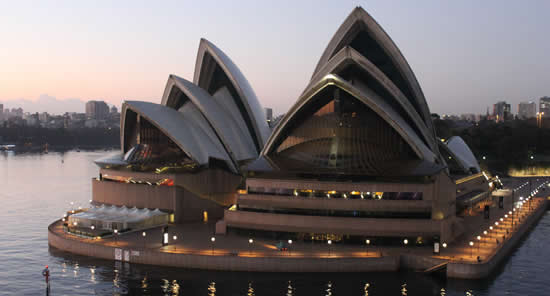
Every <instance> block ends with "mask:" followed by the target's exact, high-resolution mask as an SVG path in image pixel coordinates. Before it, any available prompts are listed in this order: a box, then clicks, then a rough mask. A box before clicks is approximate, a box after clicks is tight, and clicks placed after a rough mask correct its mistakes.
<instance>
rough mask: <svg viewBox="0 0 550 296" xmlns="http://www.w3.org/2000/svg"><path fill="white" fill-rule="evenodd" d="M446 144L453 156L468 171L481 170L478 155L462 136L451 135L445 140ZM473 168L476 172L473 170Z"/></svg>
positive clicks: (477, 171)
mask: <svg viewBox="0 0 550 296" xmlns="http://www.w3.org/2000/svg"><path fill="white" fill-rule="evenodd" d="M445 145H447V148H448V150H449V153H451V154H452V156H453V157H454V158H455V159H456V161H457V162H458V163H459V165H460V166H461V167H462V168H463V169H464V170H465V171H466V172H468V173H479V172H481V168H480V167H479V163H478V162H477V159H476V157H475V156H474V154H473V153H472V150H470V148H469V147H468V145H467V144H466V143H465V142H464V140H462V138H461V137H458V136H454V137H451V138H450V139H448V140H447V141H446V142H445ZM472 168H473V169H474V170H475V172H472Z"/></svg>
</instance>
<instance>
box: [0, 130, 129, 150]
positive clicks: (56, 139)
mask: <svg viewBox="0 0 550 296" xmlns="http://www.w3.org/2000/svg"><path fill="white" fill-rule="evenodd" d="M119 133H120V131H119V129H118V128H77V129H65V128H57V129H51V128H41V127H27V126H24V127H21V126H19V127H0V144H15V145H17V147H18V148H17V149H26V148H28V149H31V148H36V147H44V146H45V145H46V144H47V146H48V147H50V148H77V147H82V148H93V147H118V146H119V145H120V138H119Z"/></svg>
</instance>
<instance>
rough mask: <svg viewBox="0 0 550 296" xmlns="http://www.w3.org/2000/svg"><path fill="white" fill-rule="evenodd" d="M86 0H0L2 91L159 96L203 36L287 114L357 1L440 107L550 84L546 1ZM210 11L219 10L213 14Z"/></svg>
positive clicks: (3, 95)
mask: <svg viewBox="0 0 550 296" xmlns="http://www.w3.org/2000/svg"><path fill="white" fill-rule="evenodd" d="M87 5H88V4H83V3H78V4H74V3H70V2H61V3H60V4H59V5H58V7H57V9H56V10H54V11H52V12H50V11H49V10H48V11H47V12H48V13H47V14H46V13H45V12H46V9H48V7H47V6H48V5H46V4H40V3H38V4H35V3H31V2H17V3H12V2H3V3H0V6H3V8H4V9H2V11H4V12H9V14H6V15H2V17H0V19H1V21H0V22H1V23H2V28H1V29H0V32H2V33H5V34H3V35H4V36H6V37H5V38H6V39H5V41H6V42H5V44H6V47H5V48H4V52H5V53H6V55H1V56H0V63H1V64H2V65H3V67H2V69H1V70H0V79H1V80H2V81H4V82H6V83H5V85H4V87H2V89H0V102H2V103H3V104H4V105H5V106H7V107H10V108H11V107H12V106H10V102H13V100H15V99H19V98H23V99H27V100H30V101H33V102H34V101H35V100H36V98H38V97H39V96H40V95H41V94H44V93H47V94H49V95H50V96H51V97H55V98H58V100H64V99H65V98H78V99H79V100H81V101H82V102H83V103H84V102H85V101H88V100H105V101H106V102H107V103H109V104H112V105H116V106H120V105H121V103H122V101H123V100H145V101H156V100H158V93H159V91H160V90H162V88H163V84H164V81H165V79H166V77H167V73H174V74H176V75H180V76H182V77H184V78H188V79H190V78H191V77H192V70H193V63H194V62H195V58H196V55H195V51H196V49H197V47H198V42H197V40H198V39H199V38H201V37H206V38H208V39H210V40H212V41H214V42H216V43H217V44H219V45H220V46H221V47H223V48H224V49H225V50H226V51H227V52H228V54H230V55H231V56H233V57H234V60H235V63H237V64H238V65H239V66H240V68H241V69H242V70H243V72H244V74H245V75H246V76H247V77H248V78H249V79H250V83H251V85H252V87H253V88H254V90H255V92H256V93H257V95H258V97H259V100H260V102H261V103H262V105H264V106H266V107H272V108H273V110H274V113H275V114H280V113H284V112H286V110H287V109H288V108H289V107H290V105H291V104H292V102H293V101H294V100H295V99H296V98H297V97H298V96H299V94H300V93H301V91H302V90H303V89H302V86H303V85H304V83H305V82H306V81H308V79H309V78H310V75H311V71H310V70H309V69H311V68H312V67H313V66H314V63H315V61H316V60H317V59H318V57H320V56H321V54H322V52H320V51H319V50H318V48H320V47H321V46H322V44H325V43H326V42H327V41H328V40H327V37H326V36H327V35H330V34H333V33H334V28H335V27H336V26H337V25H338V23H339V22H341V21H342V20H343V19H344V18H345V17H346V16H347V13H348V11H349V10H351V9H352V8H353V7H355V6H356V5H363V6H364V7H365V8H366V9H368V10H369V11H370V12H372V13H373V14H375V15H376V16H377V21H378V22H379V23H380V24H381V25H382V26H383V27H384V28H385V29H386V31H387V32H388V33H389V34H390V35H391V36H392V38H393V40H394V41H395V42H396V44H398V45H399V47H400V48H401V50H402V51H403V54H404V56H405V57H406V58H407V60H408V61H409V63H410V64H411V67H413V68H414V69H416V71H415V72H416V74H417V77H418V80H419V82H420V84H421V85H422V86H423V91H424V94H425V96H426V99H427V101H428V103H429V104H430V106H431V112H433V113H454V114H461V113H484V112H483V110H485V109H486V108H487V107H490V106H492V104H494V102H496V101H500V100H504V101H507V102H508V103H510V104H511V105H512V112H513V113H517V105H518V104H519V103H520V102H522V101H530V100H538V98H540V97H543V96H545V95H548V94H549V93H550V89H549V88H548V86H547V85H545V84H544V81H541V79H533V77H535V78H536V77H543V75H544V70H545V69H548V68H549V66H550V61H548V60H547V59H543V58H542V57H543V56H544V52H545V51H547V49H548V48H549V47H550V41H548V40H547V39H546V38H544V32H543V28H544V26H542V25H541V23H540V22H542V20H543V19H544V18H542V17H540V16H541V15H540V14H542V13H543V11H547V10H548V8H550V7H549V6H550V4H549V3H547V2H530V3H529V5H524V3H514V2H501V1H498V2H497V1H491V2H484V3H481V4H480V3H475V2H473V1H468V2H463V3H451V4H448V5H445V6H443V5H440V4H439V3H437V2H435V1H433V2H432V1H430V2H425V3H423V4H422V5H418V4H411V3H406V2H404V3H401V4H400V5H399V6H396V5H395V4H387V3H384V2H381V1H374V2H369V3H364V2H362V1H359V2H355V1H350V2H347V3H344V4H341V3H338V4H335V3H334V4H333V3H330V2H327V3H325V4H323V5H318V6H315V7H314V9H313V10H312V3H306V2H304V3H298V4H292V5H293V8H294V9H292V11H290V10H289V9H288V7H289V5H290V3H286V2H281V3H277V4H256V3H245V2H242V3H239V8H238V9H237V10H236V9H235V7H233V5H231V4H224V3H222V4H216V6H215V7H214V6H212V5H211V4H207V3H202V4H200V5H196V6H193V7H187V6H185V5H186V4H184V3H174V4H171V7H173V9H170V10H167V9H165V8H164V7H154V6H153V5H151V6H148V5H137V4H136V5H134V4H133V5H127V3H124V2H121V3H116V4H111V5H110V6H109V7H107V6H102V7H93V6H91V5H90V6H87ZM227 11H234V12H235V13H234V14H231V15H227V14H226V12H227ZM312 11H313V12H315V13H314V14H312V13H311V12H312ZM0 14H1V13H0ZM208 15H211V16H215V17H216V18H217V19H219V20H220V21H219V22H217V24H209V21H208V19H209V17H205V16H208ZM234 15H238V19H239V21H238V22H235V18H234ZM414 15H417V16H423V17H416V18H415V17H411V16H414ZM537 15H538V16H539V17H537ZM176 16H178V17H176ZM182 16H184V17H182ZM83 19H84V21H82V20H83ZM222 23H223V26H220V24H222ZM252 24H253V26H252ZM198 28H201V29H200V30H198ZM243 32H246V34H243ZM419 41H420V42H419ZM282 44H285V46H283V45H282ZM309 52H311V53H312V54H311V55H307V54H306V53H309ZM518 57H521V58H518ZM152 61H155V63H153V62H152ZM262 61H263V62H262ZM289 69H293V70H292V71H289ZM31 73H32V76H29V74H31ZM281 85H285V87H284V88H281V87H280V86H281ZM13 107H16V106H13ZM37 108H38V107H37Z"/></svg>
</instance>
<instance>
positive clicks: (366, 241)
mask: <svg viewBox="0 0 550 296" xmlns="http://www.w3.org/2000/svg"><path fill="white" fill-rule="evenodd" d="M365 243H366V244H367V257H368V256H369V248H368V246H369V245H370V239H367V240H365Z"/></svg>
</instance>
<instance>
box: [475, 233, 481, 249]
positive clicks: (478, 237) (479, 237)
mask: <svg viewBox="0 0 550 296" xmlns="http://www.w3.org/2000/svg"><path fill="white" fill-rule="evenodd" d="M476 238H477V240H478V244H477V252H478V253H479V245H480V243H479V241H481V236H479V235H478V236H477V237H476Z"/></svg>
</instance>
